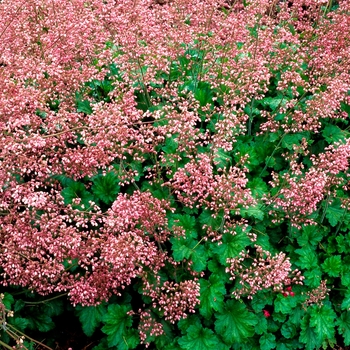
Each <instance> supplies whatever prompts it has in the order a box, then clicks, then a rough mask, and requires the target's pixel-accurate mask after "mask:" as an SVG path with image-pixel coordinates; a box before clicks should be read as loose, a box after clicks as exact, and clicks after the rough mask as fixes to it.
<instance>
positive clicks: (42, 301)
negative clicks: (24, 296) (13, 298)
mask: <svg viewBox="0 0 350 350" xmlns="http://www.w3.org/2000/svg"><path fill="white" fill-rule="evenodd" d="M65 295H68V293H63V294H60V295H56V296H55V297H52V298H49V299H45V300H41V301H25V302H24V303H25V304H27V305H38V304H45V303H47V302H48V301H51V300H55V299H58V298H61V297H64V296H65Z"/></svg>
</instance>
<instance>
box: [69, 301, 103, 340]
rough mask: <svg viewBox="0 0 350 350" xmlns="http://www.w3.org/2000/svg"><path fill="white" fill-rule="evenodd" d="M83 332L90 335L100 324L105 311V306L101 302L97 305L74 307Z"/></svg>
mask: <svg viewBox="0 0 350 350" xmlns="http://www.w3.org/2000/svg"><path fill="white" fill-rule="evenodd" d="M75 312H76V313H77V315H78V317H79V320H80V322H81V325H82V329H83V331H84V333H85V334H86V335H87V336H88V337H91V336H92V335H93V334H94V332H95V330H96V328H97V327H98V326H99V325H100V323H101V321H102V318H103V316H104V315H105V313H106V307H105V306H104V305H103V304H100V305H97V306H80V305H77V306H76V308H75Z"/></svg>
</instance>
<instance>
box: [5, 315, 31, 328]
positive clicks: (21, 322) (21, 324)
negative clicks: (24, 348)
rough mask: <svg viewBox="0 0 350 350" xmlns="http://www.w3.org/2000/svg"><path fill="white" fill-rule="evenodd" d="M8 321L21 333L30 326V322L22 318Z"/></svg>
mask: <svg viewBox="0 0 350 350" xmlns="http://www.w3.org/2000/svg"><path fill="white" fill-rule="evenodd" d="M8 321H9V323H10V324H12V325H13V326H14V327H16V328H17V329H19V330H20V331H24V330H25V329H26V328H27V327H28V325H29V320H28V319H26V318H22V317H15V318H14V319H11V318H10V319H8Z"/></svg>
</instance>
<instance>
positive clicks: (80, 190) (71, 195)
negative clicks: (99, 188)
mask: <svg viewBox="0 0 350 350" xmlns="http://www.w3.org/2000/svg"><path fill="white" fill-rule="evenodd" d="M61 195H62V197H63V199H64V204H65V205H68V204H72V203H73V199H75V198H80V204H78V205H77V204H73V205H72V207H73V208H79V209H83V208H84V209H87V208H90V203H89V202H90V201H93V200H94V197H93V195H92V194H91V193H89V192H88V191H87V190H86V188H85V186H84V185H83V184H82V183H81V182H76V181H74V182H72V183H70V184H69V186H68V187H66V188H64V189H63V190H62V191H61ZM82 205H84V207H83V206H82Z"/></svg>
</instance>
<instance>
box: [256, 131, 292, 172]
mask: <svg viewBox="0 0 350 350" xmlns="http://www.w3.org/2000/svg"><path fill="white" fill-rule="evenodd" d="M285 135H286V133H284V134H283V135H282V137H281V139H280V140H279V142H278V144H277V145H276V147H275V149H274V150H273V151H272V153H271V155H270V157H269V158H268V159H267V162H266V164H265V166H264V169H263V170H262V171H261V173H260V175H259V177H260V178H261V175H262V174H263V173H264V171H265V170H266V168H267V167H268V165H269V162H270V160H271V159H272V157H273V156H274V155H275V153H276V151H277V150H278V148H279V147H280V145H281V143H282V141H283V139H284V136H285Z"/></svg>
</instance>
